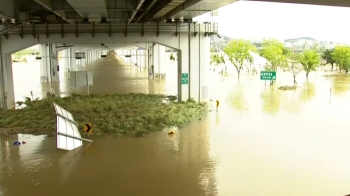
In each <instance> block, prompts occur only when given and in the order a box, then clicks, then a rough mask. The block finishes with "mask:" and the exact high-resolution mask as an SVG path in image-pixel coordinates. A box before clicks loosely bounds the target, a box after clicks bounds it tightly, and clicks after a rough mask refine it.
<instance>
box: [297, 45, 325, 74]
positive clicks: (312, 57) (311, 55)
mask: <svg viewBox="0 0 350 196" xmlns="http://www.w3.org/2000/svg"><path fill="white" fill-rule="evenodd" d="M320 62H321V60H320V55H319V54H318V53H317V52H316V51H315V50H305V51H304V52H303V54H302V55H301V56H300V63H301V64H302V65H303V68H304V71H305V72H306V77H308V74H309V73H310V71H315V70H316V68H317V66H318V65H319V64H320Z"/></svg>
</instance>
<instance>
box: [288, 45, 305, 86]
mask: <svg viewBox="0 0 350 196" xmlns="http://www.w3.org/2000/svg"><path fill="white" fill-rule="evenodd" d="M284 70H286V71H288V72H290V73H291V74H292V76H293V83H294V86H295V85H297V81H296V77H297V75H298V74H299V73H300V72H301V71H303V70H304V68H303V66H302V65H301V63H300V54H297V53H294V52H291V51H290V52H288V56H287V62H286V64H285V66H284Z"/></svg>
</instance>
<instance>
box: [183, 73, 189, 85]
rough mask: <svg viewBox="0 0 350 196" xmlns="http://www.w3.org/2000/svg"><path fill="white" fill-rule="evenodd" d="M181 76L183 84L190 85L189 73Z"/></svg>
mask: <svg viewBox="0 0 350 196" xmlns="http://www.w3.org/2000/svg"><path fill="white" fill-rule="evenodd" d="M181 76H182V77H181V83H182V84H188V73H182V74H181Z"/></svg>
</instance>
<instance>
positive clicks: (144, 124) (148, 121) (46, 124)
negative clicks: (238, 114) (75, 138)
mask: <svg viewBox="0 0 350 196" xmlns="http://www.w3.org/2000/svg"><path fill="white" fill-rule="evenodd" d="M164 97H166V96H165V95H148V94H111V95H97V94H92V95H79V94H74V93H73V94H72V95H71V96H69V97H64V98H60V97H50V98H48V99H43V100H34V101H32V100H31V99H30V100H29V99H26V100H25V101H24V103H23V105H25V106H26V107H24V108H23V109H17V110H0V116H1V118H0V130H1V131H6V130H7V131H9V130H16V131H17V132H22V133H44V134H47V133H49V134H55V131H56V113H55V109H54V107H53V104H52V103H53V102H55V103H57V104H58V105H60V106H61V107H63V108H65V109H67V110H68V111H69V112H71V113H72V114H73V116H74V119H75V120H76V121H77V122H78V128H79V130H81V131H82V129H83V125H84V124H85V123H92V129H93V134H94V135H102V134H123V135H124V134H134V135H145V134H147V133H149V132H154V131H161V130H163V129H164V128H167V127H171V126H175V125H176V126H178V127H183V126H185V125H186V124H188V123H190V122H192V121H193V120H198V119H199V118H202V117H203V116H204V115H206V113H207V106H206V104H202V103H195V102H194V100H192V99H189V100H188V101H187V102H181V103H179V102H174V101H170V103H169V104H168V105H167V104H162V100H163V99H164ZM176 99H177V97H175V96H174V97H172V100H176ZM25 102H27V103H28V104H26V103H25Z"/></svg>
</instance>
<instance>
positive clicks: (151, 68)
mask: <svg viewBox="0 0 350 196" xmlns="http://www.w3.org/2000/svg"><path fill="white" fill-rule="evenodd" d="M153 45H154V44H153V43H151V44H150V45H149V46H148V58H149V66H148V79H154V71H155V70H154V56H153V55H154V47H153Z"/></svg>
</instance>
